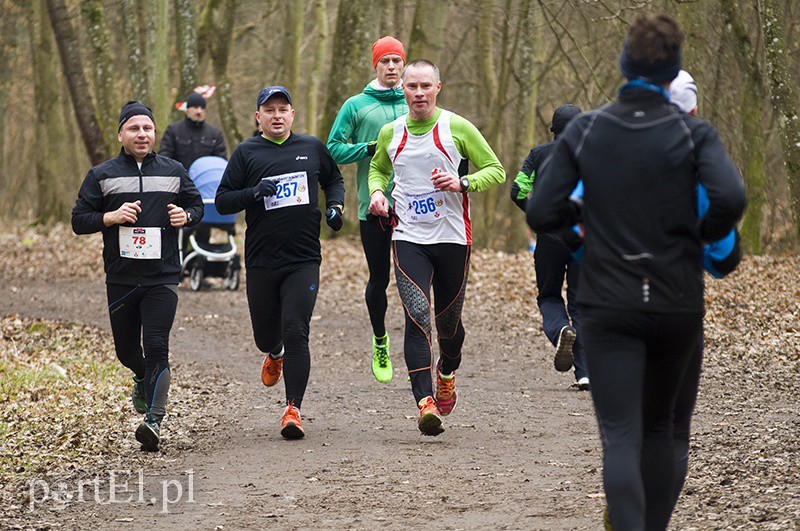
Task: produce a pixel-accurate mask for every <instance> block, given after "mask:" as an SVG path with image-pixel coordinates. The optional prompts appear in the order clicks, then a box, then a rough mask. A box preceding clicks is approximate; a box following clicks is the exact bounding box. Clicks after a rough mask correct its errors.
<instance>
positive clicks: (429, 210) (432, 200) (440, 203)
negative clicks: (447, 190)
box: [404, 190, 447, 223]
mask: <svg viewBox="0 0 800 531" xmlns="http://www.w3.org/2000/svg"><path fill="white" fill-rule="evenodd" d="M407 197H408V205H407V207H408V210H406V219H405V220H404V221H407V222H408V223H425V222H431V221H439V220H440V219H442V218H444V217H446V216H447V205H445V203H444V192H442V191H441V190H432V191H430V192H425V193H424V194H417V195H408V196H407Z"/></svg>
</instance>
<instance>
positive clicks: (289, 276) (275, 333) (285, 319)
mask: <svg viewBox="0 0 800 531" xmlns="http://www.w3.org/2000/svg"><path fill="white" fill-rule="evenodd" d="M317 291H319V264H317V263H316V262H304V263H301V264H291V265H288V266H286V267H282V268H280V269H264V268H256V267H251V268H248V269H247V303H248V305H249V306H250V321H251V322H252V324H253V336H254V338H255V341H256V346H257V347H258V349H259V350H260V351H261V352H264V353H265V354H266V353H270V352H271V353H275V354H277V353H278V352H280V350H281V346H283V348H284V357H283V379H284V383H285V385H286V403H287V404H288V403H290V402H293V403H294V405H295V406H296V407H297V408H298V409H299V408H300V406H301V405H302V403H303V395H304V394H305V392H306V386H307V385H308V376H309V374H310V372H311V353H310V352H309V350H308V334H309V323H310V322H311V314H312V313H313V312H314V305H315V304H316V302H317Z"/></svg>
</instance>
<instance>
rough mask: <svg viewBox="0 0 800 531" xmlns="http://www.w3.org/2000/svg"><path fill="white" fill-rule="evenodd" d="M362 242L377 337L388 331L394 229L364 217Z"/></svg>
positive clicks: (366, 296) (368, 298)
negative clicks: (382, 226) (386, 228)
mask: <svg viewBox="0 0 800 531" xmlns="http://www.w3.org/2000/svg"><path fill="white" fill-rule="evenodd" d="M359 227H360V229H361V245H362V246H363V247H364V256H365V257H366V258H367V267H368V268H369V280H367V288H366V290H365V291H364V299H366V301H367V311H368V312H369V322H370V324H372V333H373V334H374V335H375V337H383V336H385V335H386V322H385V319H386V307H387V305H388V303H387V300H386V288H387V287H389V270H390V268H391V263H392V232H391V231H384V230H383V229H382V228H381V225H380V223H378V222H376V221H361V222H360V223H359Z"/></svg>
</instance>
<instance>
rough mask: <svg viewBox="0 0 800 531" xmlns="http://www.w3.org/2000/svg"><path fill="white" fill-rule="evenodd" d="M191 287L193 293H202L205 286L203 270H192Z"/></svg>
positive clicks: (196, 268) (197, 268)
mask: <svg viewBox="0 0 800 531" xmlns="http://www.w3.org/2000/svg"><path fill="white" fill-rule="evenodd" d="M189 285H190V286H191V288H192V291H200V288H201V287H202V285H203V270H202V269H200V268H199V267H195V268H192V273H191V276H190V278H189Z"/></svg>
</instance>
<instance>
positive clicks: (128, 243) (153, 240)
mask: <svg viewBox="0 0 800 531" xmlns="http://www.w3.org/2000/svg"><path fill="white" fill-rule="evenodd" d="M119 255H120V256H122V257H123V258H133V259H134V260H157V259H159V258H161V228H160V227H120V228H119Z"/></svg>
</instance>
